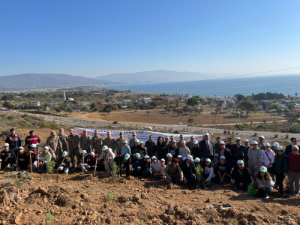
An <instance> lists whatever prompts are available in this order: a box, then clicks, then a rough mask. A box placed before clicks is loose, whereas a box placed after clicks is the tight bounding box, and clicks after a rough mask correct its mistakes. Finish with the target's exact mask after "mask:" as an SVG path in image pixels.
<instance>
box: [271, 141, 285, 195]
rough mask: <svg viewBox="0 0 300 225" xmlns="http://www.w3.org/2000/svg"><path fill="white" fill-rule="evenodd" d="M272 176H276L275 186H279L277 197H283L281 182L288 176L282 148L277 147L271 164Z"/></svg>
mask: <svg viewBox="0 0 300 225" xmlns="http://www.w3.org/2000/svg"><path fill="white" fill-rule="evenodd" d="M273 167H274V174H275V176H276V185H277V186H279V195H280V196H282V195H283V180H284V178H285V177H286V176H287V174H288V171H289V170H288V160H287V157H286V156H285V155H284V152H283V147H281V146H278V147H277V152H276V155H275V161H274V164H273Z"/></svg>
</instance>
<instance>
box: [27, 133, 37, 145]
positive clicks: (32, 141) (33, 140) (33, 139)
mask: <svg viewBox="0 0 300 225" xmlns="http://www.w3.org/2000/svg"><path fill="white" fill-rule="evenodd" d="M40 142H41V140H40V138H39V137H38V136H37V135H34V136H33V137H31V136H27V137H26V139H25V144H27V145H28V146H30V145H32V144H36V145H37V144H39V143H40Z"/></svg>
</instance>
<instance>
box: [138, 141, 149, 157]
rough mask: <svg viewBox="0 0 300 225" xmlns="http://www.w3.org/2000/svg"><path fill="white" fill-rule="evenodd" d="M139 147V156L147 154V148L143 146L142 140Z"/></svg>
mask: <svg viewBox="0 0 300 225" xmlns="http://www.w3.org/2000/svg"><path fill="white" fill-rule="evenodd" d="M140 147H141V149H140V154H141V157H144V155H148V151H147V148H146V147H145V145H144V142H143V141H140Z"/></svg>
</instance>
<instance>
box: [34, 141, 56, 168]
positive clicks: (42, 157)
mask: <svg viewBox="0 0 300 225" xmlns="http://www.w3.org/2000/svg"><path fill="white" fill-rule="evenodd" d="M47 156H49V161H51V158H52V155H51V153H50V152H49V147H48V146H45V147H44V151H43V153H42V154H41V155H40V156H39V157H38V158H39V160H38V161H39V162H38V161H37V160H36V161H35V162H34V164H33V166H34V168H37V167H38V166H39V167H40V168H39V172H40V173H44V172H46V171H47V158H46V157H47ZM38 163H39V164H40V165H38Z"/></svg>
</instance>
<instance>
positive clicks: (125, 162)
mask: <svg viewBox="0 0 300 225" xmlns="http://www.w3.org/2000/svg"><path fill="white" fill-rule="evenodd" d="M137 154H138V153H137ZM114 160H115V162H116V163H117V165H118V167H119V173H120V176H122V173H123V172H124V171H125V173H126V177H128V176H129V165H130V154H125V155H124V156H122V155H118V156H116V157H115V159H114Z"/></svg>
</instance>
